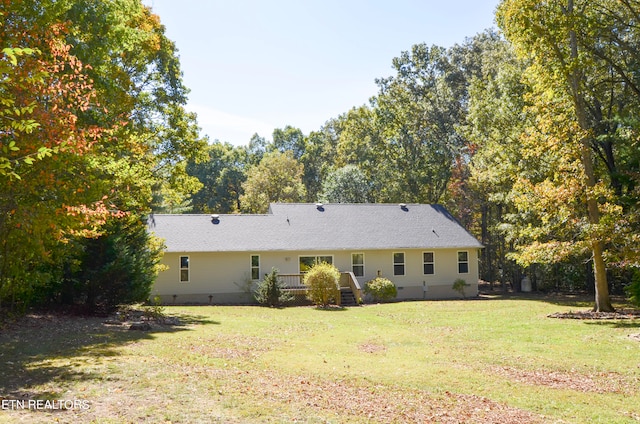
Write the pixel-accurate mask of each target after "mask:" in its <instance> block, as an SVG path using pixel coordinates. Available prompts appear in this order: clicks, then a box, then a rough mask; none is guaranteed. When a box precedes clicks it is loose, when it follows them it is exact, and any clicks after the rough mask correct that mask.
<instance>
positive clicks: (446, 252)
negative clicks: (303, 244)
mask: <svg viewBox="0 0 640 424" xmlns="http://www.w3.org/2000/svg"><path fill="white" fill-rule="evenodd" d="M459 251H466V252H468V259H469V272H468V273H466V274H459V273H458V252H459ZM394 252H403V253H404V256H405V275H394V264H393V253H394ZM423 252H433V253H434V270H435V273H434V274H433V275H424V273H423V262H422V253H423ZM352 253H364V269H365V275H364V277H359V278H358V281H359V282H360V284H361V285H362V286H364V284H365V282H367V281H369V280H371V279H373V278H375V277H376V276H378V275H380V276H382V277H385V278H388V279H389V280H391V281H393V282H394V283H395V284H396V286H397V287H398V298H399V299H442V298H453V297H460V294H459V293H457V292H455V291H453V290H452V288H451V286H452V285H453V282H454V281H455V280H456V279H457V278H462V279H464V280H465V281H466V282H467V283H468V284H469V285H470V286H469V287H467V288H466V290H465V294H466V295H467V296H474V295H476V294H477V290H478V259H477V258H478V255H477V249H476V248H473V249H435V250H434V249H406V250H402V249H397V250H383V251H381V250H376V251H366V250H365V251H339V252H330V251H318V252H223V253H202V252H199V253H188V252H186V253H175V252H167V253H165V256H164V258H163V264H164V265H166V266H167V267H168V269H167V270H165V271H162V272H161V273H160V275H159V276H158V278H157V281H156V283H155V284H154V287H153V289H152V296H156V295H157V296H160V297H161V298H162V300H163V302H164V303H166V304H171V303H174V302H175V303H209V302H212V303H249V302H253V297H252V295H251V290H252V289H253V288H255V282H252V281H251V256H252V255H258V256H259V257H260V276H261V278H262V277H263V276H264V275H265V274H266V273H268V272H270V271H271V268H273V267H275V268H277V269H278V270H279V272H280V273H281V274H297V273H298V272H299V257H300V256H333V263H334V265H336V267H338V269H340V270H341V271H351V254H352ZM181 256H188V257H189V281H188V282H180V257H181Z"/></svg>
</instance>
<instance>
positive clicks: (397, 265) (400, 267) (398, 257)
mask: <svg viewBox="0 0 640 424" xmlns="http://www.w3.org/2000/svg"><path fill="white" fill-rule="evenodd" d="M393 275H404V252H395V253H394V254H393Z"/></svg>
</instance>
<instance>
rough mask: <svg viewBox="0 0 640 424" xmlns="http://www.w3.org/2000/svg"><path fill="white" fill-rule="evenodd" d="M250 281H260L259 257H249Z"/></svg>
mask: <svg viewBox="0 0 640 424" xmlns="http://www.w3.org/2000/svg"><path fill="white" fill-rule="evenodd" d="M251 279H252V280H259V279H260V255H251Z"/></svg>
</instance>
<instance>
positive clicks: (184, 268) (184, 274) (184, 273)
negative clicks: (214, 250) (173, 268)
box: [180, 256, 189, 283]
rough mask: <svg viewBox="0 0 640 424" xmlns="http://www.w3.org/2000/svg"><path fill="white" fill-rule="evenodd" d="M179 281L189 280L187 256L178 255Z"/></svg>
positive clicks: (186, 281)
mask: <svg viewBox="0 0 640 424" xmlns="http://www.w3.org/2000/svg"><path fill="white" fill-rule="evenodd" d="M180 282H181V283H188V282H189V257H188V256H180Z"/></svg>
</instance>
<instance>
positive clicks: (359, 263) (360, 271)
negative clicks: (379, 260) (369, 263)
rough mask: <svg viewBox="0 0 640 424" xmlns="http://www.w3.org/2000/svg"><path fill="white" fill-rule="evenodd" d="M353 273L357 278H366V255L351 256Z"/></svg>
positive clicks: (354, 254)
mask: <svg viewBox="0 0 640 424" xmlns="http://www.w3.org/2000/svg"><path fill="white" fill-rule="evenodd" d="M351 272H353V275H355V276H356V277H364V253H352V254H351Z"/></svg>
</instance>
